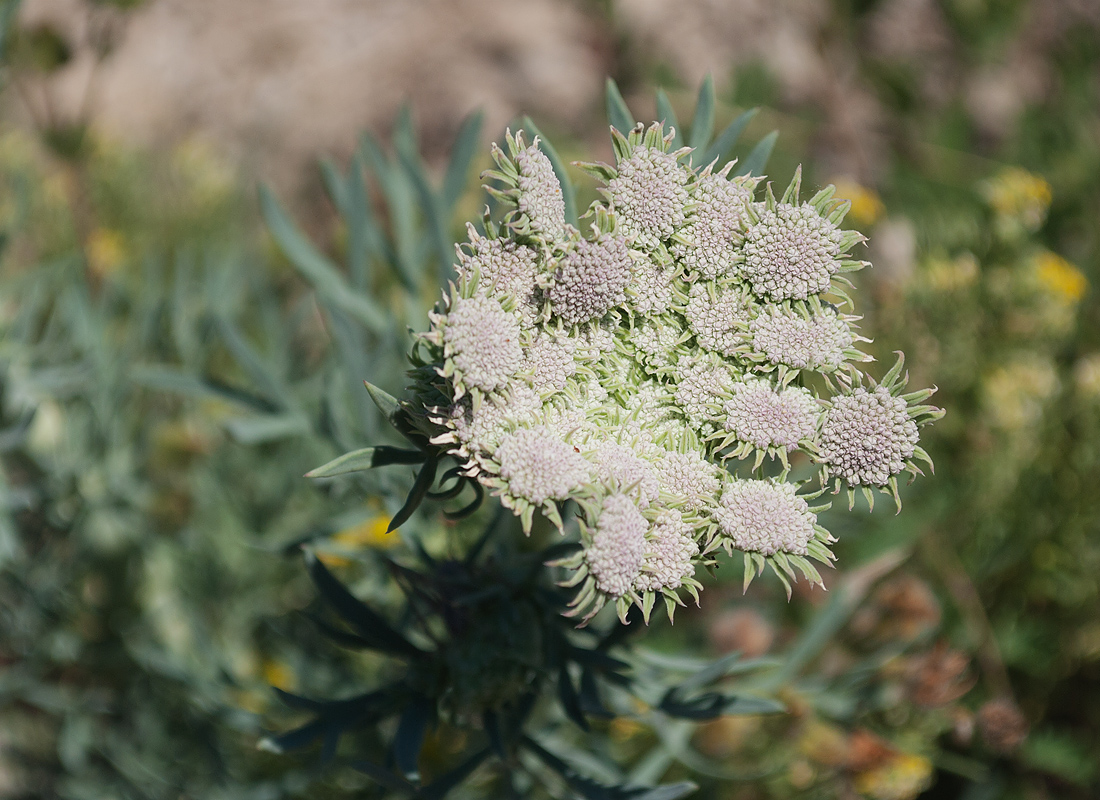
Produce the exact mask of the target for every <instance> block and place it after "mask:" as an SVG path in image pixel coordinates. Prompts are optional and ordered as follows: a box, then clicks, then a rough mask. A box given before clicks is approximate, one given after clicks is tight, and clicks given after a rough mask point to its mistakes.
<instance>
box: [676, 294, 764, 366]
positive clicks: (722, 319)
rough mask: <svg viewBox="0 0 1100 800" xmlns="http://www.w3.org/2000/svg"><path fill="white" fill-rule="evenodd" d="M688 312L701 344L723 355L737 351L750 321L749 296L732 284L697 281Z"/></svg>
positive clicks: (686, 312) (689, 323) (694, 331)
mask: <svg viewBox="0 0 1100 800" xmlns="http://www.w3.org/2000/svg"><path fill="white" fill-rule="evenodd" d="M685 314H686V316H687V320H688V325H690V326H691V331H692V333H694V334H695V339H696V341H698V342H699V345H700V346H701V347H705V348H706V349H707V350H713V351H714V352H716V353H721V354H722V355H724V356H729V355H733V354H734V352H735V351H736V350H737V347H738V345H740V344H741V342H742V341H743V338H744V337H745V335H746V332H747V329H748V325H749V307H748V303H747V302H746V298H745V297H743V296H742V295H741V293H740V292H739V291H737V290H736V289H734V288H732V287H731V288H728V289H720V288H716V287H715V286H714V285H713V284H701V283H697V284H695V285H694V286H692V287H691V292H690V295H689V300H688V305H687V309H686V310H685Z"/></svg>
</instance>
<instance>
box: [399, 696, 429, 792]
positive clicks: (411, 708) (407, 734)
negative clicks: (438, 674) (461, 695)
mask: <svg viewBox="0 0 1100 800" xmlns="http://www.w3.org/2000/svg"><path fill="white" fill-rule="evenodd" d="M434 711H435V708H434V706H433V705H432V704H431V703H430V702H429V700H428V698H426V697H424V696H423V695H417V696H416V697H415V698H413V700H412V702H411V703H409V705H408V706H406V707H405V711H404V712H403V713H402V714H401V719H400V721H399V722H398V723H397V733H396V734H394V737H393V760H394V761H395V762H396V763H397V768H398V769H399V770H401V772H402V773H404V775H405V777H406V778H408V779H409V780H410V781H412V782H414V783H418V782H419V781H420V766H419V761H420V748H421V746H422V745H423V744H424V734H425V732H427V730H428V725H429V723H430V722H431V718H432V715H433V713H434Z"/></svg>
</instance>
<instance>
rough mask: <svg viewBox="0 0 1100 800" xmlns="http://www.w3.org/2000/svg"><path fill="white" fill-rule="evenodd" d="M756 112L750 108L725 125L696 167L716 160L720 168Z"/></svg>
mask: <svg viewBox="0 0 1100 800" xmlns="http://www.w3.org/2000/svg"><path fill="white" fill-rule="evenodd" d="M757 111H759V109H756V108H750V109H749V110H748V111H746V112H744V113H742V114H741V115H740V116H738V117H736V118H735V119H734V120H733V122H731V123H730V124H729V125H727V126H726V127H725V129H724V130H723V131H722V132H721V133H720V134H718V138H717V139H715V140H714V143H713V144H711V146H710V147H708V148H707V151H706V153H704V154H703V157H702V159H700V161H699V162H698V165H699V166H701V167H704V166H706V165H707V164H710V163H711V162H713V161H714V160H715V159H717V160H718V162H719V163H718V165H717V166H719V167H721V166H722V164H724V163H725V159H726V158H727V157H728V156H729V153H730V151H731V150H732V149H733V148H734V146H735V145H736V144H737V140H738V139H740V138H741V134H742V133H744V131H745V127H746V126H747V125H748V124H749V123H750V122H751V121H752V118H753V117H755V116H756V113H757Z"/></svg>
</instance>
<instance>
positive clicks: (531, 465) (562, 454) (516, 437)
mask: <svg viewBox="0 0 1100 800" xmlns="http://www.w3.org/2000/svg"><path fill="white" fill-rule="evenodd" d="M496 459H497V461H499V462H500V477H501V479H502V480H503V481H504V483H505V485H506V486H507V490H508V493H509V494H510V495H512V496H514V497H518V498H522V499H523V500H527V501H528V502H530V503H532V504H534V505H541V504H543V503H545V502H547V501H548V500H564V499H565V498H567V497H568V496H569V494H570V492H573V491H576V490H577V489H578V488H579V487H580V485H581V484H582V483H584V482H585V481H586V480H587V479H588V474H589V465H588V462H587V461H585V459H584V457H583V456H581V455H580V454H579V453H577V452H576V451H575V450H574V449H573V447H571V446H570V445H568V444H566V443H565V442H564V441H563V440H562V439H561V438H560V437H559V436H557V435H555V434H554V433H553V432H552V431H551V430H549V429H548V428H546V427H543V426H536V427H534V428H522V429H520V430H518V431H516V432H515V433H510V434H508V435H507V436H505V437H504V439H503V440H502V441H501V443H500V447H498V448H497V452H496Z"/></svg>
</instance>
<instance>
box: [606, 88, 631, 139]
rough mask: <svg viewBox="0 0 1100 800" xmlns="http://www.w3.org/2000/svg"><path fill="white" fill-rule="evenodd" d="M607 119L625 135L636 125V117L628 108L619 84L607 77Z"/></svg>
mask: <svg viewBox="0 0 1100 800" xmlns="http://www.w3.org/2000/svg"><path fill="white" fill-rule="evenodd" d="M607 119H608V121H609V122H610V123H611V124H612V125H613V126H615V128H616V129H617V130H618V131H619V132H620V133H622V134H624V135H625V134H627V133H629V132H630V130H631V129H632V128H633V127H634V117H633V116H632V115H631V113H630V109H629V108H627V106H626V101H625V100H623V96H622V94H621V93H620V92H619V87H618V85H617V84H616V83H615V81H614V80H612V79H611V78H608V79H607Z"/></svg>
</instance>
